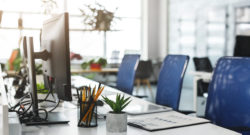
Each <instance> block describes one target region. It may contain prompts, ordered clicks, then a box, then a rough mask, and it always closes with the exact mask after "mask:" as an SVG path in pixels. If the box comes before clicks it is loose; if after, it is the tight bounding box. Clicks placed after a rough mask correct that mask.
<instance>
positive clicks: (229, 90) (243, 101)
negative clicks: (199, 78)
mask: <svg viewBox="0 0 250 135" xmlns="http://www.w3.org/2000/svg"><path fill="white" fill-rule="evenodd" d="M205 117H206V118H207V119H209V120H211V121H212V122H213V123H215V124H217V125H219V126H223V127H226V128H229V129H234V128H233V127H250V58H242V57H241V58H240V57H223V58H220V59H219V61H218V63H217V65H216V68H215V70H214V73H213V77H212V81H211V82H210V85H209V89H208V99H207V105H206V111H205Z"/></svg>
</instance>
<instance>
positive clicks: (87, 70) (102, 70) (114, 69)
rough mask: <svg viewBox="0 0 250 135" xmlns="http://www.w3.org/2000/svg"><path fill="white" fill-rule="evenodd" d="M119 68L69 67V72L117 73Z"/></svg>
mask: <svg viewBox="0 0 250 135" xmlns="http://www.w3.org/2000/svg"><path fill="white" fill-rule="evenodd" d="M118 71H119V68H102V69H101V70H91V69H71V74H82V73H117V72H118Z"/></svg>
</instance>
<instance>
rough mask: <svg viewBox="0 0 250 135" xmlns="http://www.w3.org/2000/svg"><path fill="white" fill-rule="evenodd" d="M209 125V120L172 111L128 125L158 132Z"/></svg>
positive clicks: (135, 118)
mask: <svg viewBox="0 0 250 135" xmlns="http://www.w3.org/2000/svg"><path fill="white" fill-rule="evenodd" d="M204 123H209V120H206V119H203V118H197V117H193V116H188V115H184V114H181V113H178V112H174V111H170V112H167V113H154V114H147V115H143V116H137V117H134V118H129V119H128V125H130V126H134V127H138V128H141V129H144V130H147V131H157V130H164V129H172V128H178V127H186V126H192V125H198V124H204Z"/></svg>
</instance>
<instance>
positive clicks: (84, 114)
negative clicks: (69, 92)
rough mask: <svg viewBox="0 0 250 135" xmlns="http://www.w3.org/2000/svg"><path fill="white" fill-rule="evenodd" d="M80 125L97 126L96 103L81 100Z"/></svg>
mask: <svg viewBox="0 0 250 135" xmlns="http://www.w3.org/2000/svg"><path fill="white" fill-rule="evenodd" d="M79 110H80V111H79V113H80V118H79V121H78V126H79V127H96V126H97V105H96V103H90V102H80V108H79Z"/></svg>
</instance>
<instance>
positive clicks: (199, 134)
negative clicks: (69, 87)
mask: <svg viewBox="0 0 250 135" xmlns="http://www.w3.org/2000/svg"><path fill="white" fill-rule="evenodd" d="M72 80H73V81H74V84H75V86H78V85H79V86H80V85H82V84H85V85H89V84H90V85H91V86H94V85H97V84H98V83H97V82H95V81H92V80H89V79H86V78H83V77H72ZM117 92H118V93H121V92H120V91H117V90H116V89H114V88H111V87H108V86H106V87H105V91H104V92H103V95H113V94H116V93H117ZM134 100H142V99H137V98H135V99H134ZM147 103H149V102H147V101H145V104H147ZM64 104H65V106H66V107H64V108H63V107H60V108H58V109H57V111H61V112H63V113H64V114H65V115H66V116H67V118H69V119H70V122H69V124H63V125H50V126H25V125H23V135H55V134H57V135H83V134H86V135H240V134H238V133H236V132H234V131H230V130H228V129H225V128H222V127H219V126H216V125H213V124H210V123H207V124H201V125H195V126H188V127H182V128H175V129H168V130H161V131H155V132H149V131H146V130H142V129H139V128H135V127H132V126H128V127H127V132H126V133H120V134H117V133H108V132H106V123H105V120H103V119H98V126H97V127H94V128H81V127H77V122H78V119H77V113H78V112H77V107H76V106H74V105H71V106H70V105H69V106H67V105H66V104H70V103H66V102H65V103H64ZM162 113H168V112H162ZM128 117H129V118H130V117H136V116H128Z"/></svg>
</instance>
